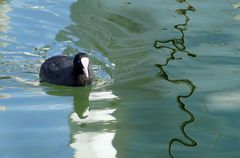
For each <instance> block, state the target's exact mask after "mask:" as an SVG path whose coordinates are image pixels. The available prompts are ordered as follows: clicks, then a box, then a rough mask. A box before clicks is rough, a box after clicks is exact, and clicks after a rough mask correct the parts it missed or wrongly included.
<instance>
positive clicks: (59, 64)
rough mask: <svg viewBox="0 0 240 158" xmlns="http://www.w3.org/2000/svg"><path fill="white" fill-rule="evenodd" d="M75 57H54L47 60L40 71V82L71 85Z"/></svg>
mask: <svg viewBox="0 0 240 158" xmlns="http://www.w3.org/2000/svg"><path fill="white" fill-rule="evenodd" d="M72 69H73V57H67V56H54V57H51V58H49V59H47V60H46V61H45V62H44V63H43V64H42V66H41V69H40V74H39V77H40V82H48V83H52V84H61V85H71V83H72V80H73V76H72Z"/></svg>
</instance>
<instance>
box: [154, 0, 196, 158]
mask: <svg viewBox="0 0 240 158" xmlns="http://www.w3.org/2000/svg"><path fill="white" fill-rule="evenodd" d="M176 1H177V2H179V3H186V4H187V5H188V7H187V8H186V9H177V10H176V13H177V14H179V15H182V16H184V17H185V22H184V23H183V24H177V25H175V26H174V28H175V29H176V30H178V31H179V32H180V37H179V38H173V39H169V40H156V41H155V44H154V47H155V48H157V49H163V48H165V49H169V50H170V55H169V57H167V58H166V61H165V63H164V64H156V66H157V67H158V68H159V69H160V72H159V73H158V74H157V75H156V76H157V77H158V78H161V79H164V80H166V81H169V82H171V83H174V84H185V85H187V86H188V87H189V89H190V91H189V93H188V94H186V95H178V96H177V97H176V100H177V103H178V105H179V108H180V109H181V110H182V111H184V112H186V113H187V114H188V115H189V117H190V118H189V119H188V120H186V121H184V122H182V124H181V126H180V130H181V132H182V133H183V136H184V137H185V138H186V139H187V140H189V142H185V141H183V140H181V139H179V138H172V139H171V140H170V142H169V148H168V153H169V156H170V157H172V158H173V157H174V156H173V154H172V151H171V149H172V145H173V143H175V142H179V143H181V144H183V145H185V146H189V147H193V146H196V145H197V142H196V141H195V140H194V139H192V138H191V137H190V136H188V134H187V133H186V131H185V128H186V126H187V125H188V124H189V123H192V122H193V121H194V115H193V114H192V113H191V112H190V111H189V110H188V109H186V104H184V102H183V101H182V99H186V98H189V97H190V96H191V95H192V94H193V93H194V91H195V89H196V86H195V85H194V84H193V83H192V81H190V80H189V79H177V80H174V79H170V78H169V77H168V74H167V71H166V70H164V67H165V66H167V65H168V63H169V62H170V61H173V60H179V59H181V58H176V57H175V54H176V53H177V52H182V53H186V54H187V55H188V56H190V57H196V55H195V54H193V53H191V52H189V51H187V50H186V47H185V45H184V39H185V35H184V31H186V30H187V24H188V22H189V21H190V19H189V17H188V16H187V12H188V11H195V8H194V7H193V6H192V5H191V4H190V3H188V2H187V1H186V0H176ZM164 44H171V45H172V46H173V47H171V46H166V45H164Z"/></svg>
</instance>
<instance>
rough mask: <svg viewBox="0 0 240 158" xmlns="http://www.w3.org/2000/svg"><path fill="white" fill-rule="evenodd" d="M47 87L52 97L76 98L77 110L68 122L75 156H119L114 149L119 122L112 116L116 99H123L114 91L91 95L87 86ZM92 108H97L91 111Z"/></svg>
mask: <svg viewBox="0 0 240 158" xmlns="http://www.w3.org/2000/svg"><path fill="white" fill-rule="evenodd" d="M43 85H44V86H45V88H44V90H45V92H46V93H47V94H49V95H54V96H68V97H70V96H72V97H73V105H74V107H73V110H74V111H73V113H71V114H70V115H69V122H68V124H69V129H70V142H69V146H70V147H71V148H72V149H74V155H73V157H75V158H79V157H96V158H105V157H114V156H115V155H116V149H115V148H114V147H113V146H112V140H113V138H114V136H115V120H116V119H115V117H113V116H112V113H113V112H114V111H115V110H116V109H115V108H114V104H115V100H116V99H119V98H118V97H117V96H116V95H114V94H113V93H112V91H100V92H91V88H87V87H64V86H56V85H50V84H43ZM90 92H91V93H90ZM90 100H91V105H90ZM102 103H104V104H102ZM96 104H97V107H96ZM89 106H93V109H92V110H91V112H90V110H89V109H90V108H89ZM99 106H100V108H99ZM103 106H104V107H103ZM106 151H108V152H106Z"/></svg>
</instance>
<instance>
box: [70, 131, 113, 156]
mask: <svg viewBox="0 0 240 158" xmlns="http://www.w3.org/2000/svg"><path fill="white" fill-rule="evenodd" d="M114 135H115V133H97V132H85V133H79V134H76V135H74V136H73V138H74V139H75V142H74V143H72V144H70V146H71V147H72V148H74V149H75V150H76V152H75V154H74V158H85V157H86V158H87V157H89V158H114V157H115V155H116V153H117V152H116V150H115V149H114V147H113V146H112V140H113V138H114Z"/></svg>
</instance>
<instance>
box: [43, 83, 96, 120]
mask: <svg viewBox="0 0 240 158" xmlns="http://www.w3.org/2000/svg"><path fill="white" fill-rule="evenodd" d="M44 85H45V86H46V88H45V91H46V93H47V94H50V95H54V96H72V97H73V109H74V112H75V113H76V114H77V116H78V117H79V118H80V119H83V118H86V117H87V116H88V115H89V94H90V92H91V88H89V87H65V86H57V85H50V84H44Z"/></svg>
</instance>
